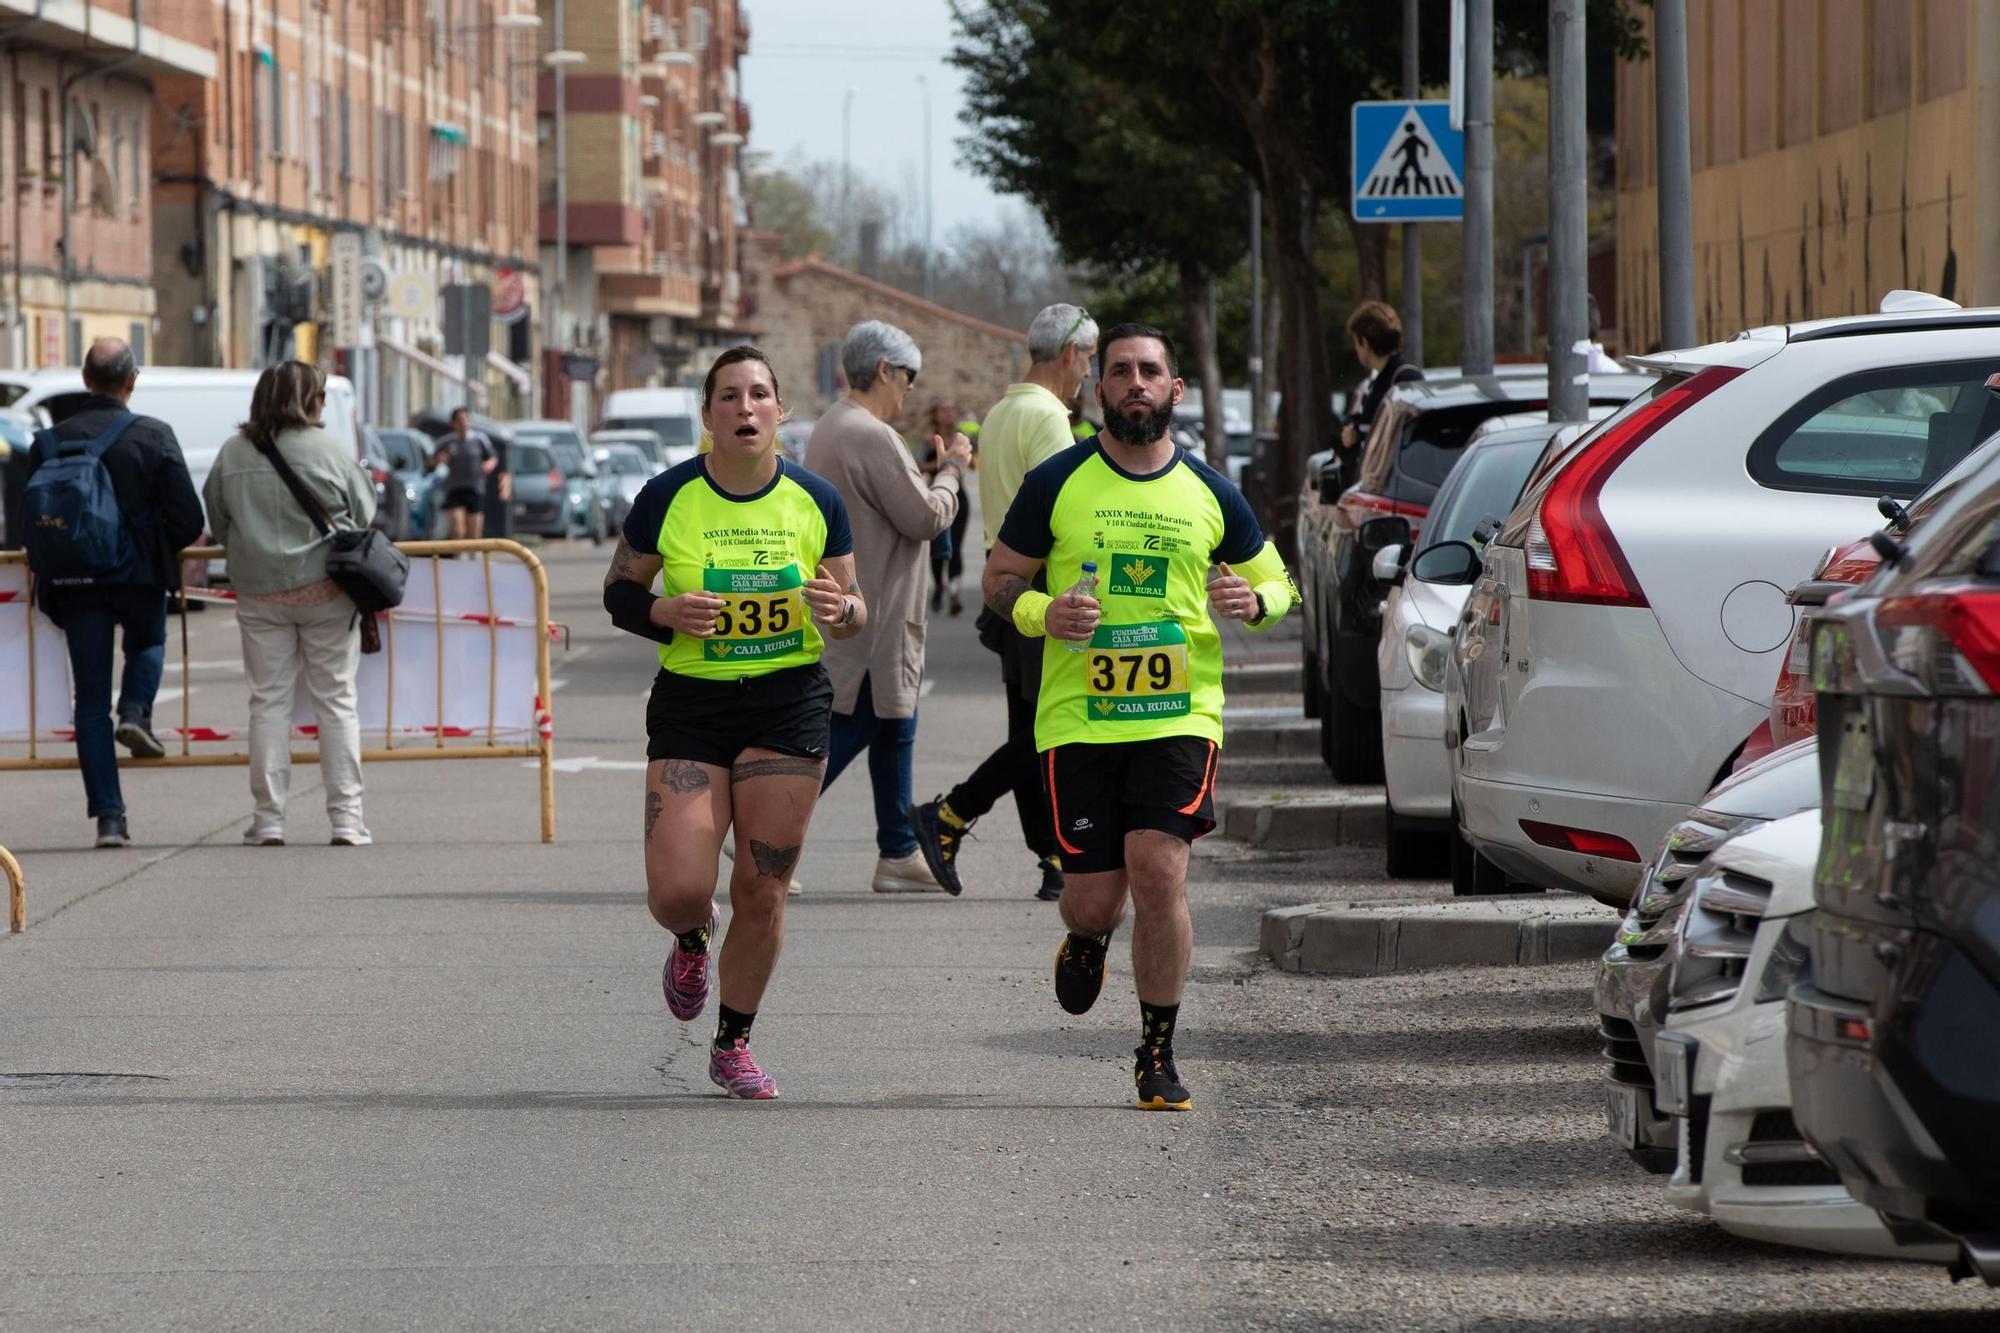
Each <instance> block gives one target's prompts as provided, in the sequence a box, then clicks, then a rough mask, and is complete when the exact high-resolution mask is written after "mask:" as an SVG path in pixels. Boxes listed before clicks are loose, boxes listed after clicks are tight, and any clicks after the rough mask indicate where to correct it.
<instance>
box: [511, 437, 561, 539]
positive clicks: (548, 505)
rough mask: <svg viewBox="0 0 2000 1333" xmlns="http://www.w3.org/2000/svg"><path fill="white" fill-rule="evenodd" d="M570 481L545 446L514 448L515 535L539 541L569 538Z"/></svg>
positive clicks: (531, 445) (535, 445)
mask: <svg viewBox="0 0 2000 1333" xmlns="http://www.w3.org/2000/svg"><path fill="white" fill-rule="evenodd" d="M569 487H570V483H569V478H568V477H567V476H565V475H564V474H563V470H562V469H561V468H560V467H558V466H557V465H556V458H555V454H554V452H553V451H551V450H550V448H549V447H548V446H547V445H546V444H526V443H523V444H517V445H515V446H514V502H513V505H512V511H513V516H514V531H516V532H532V533H534V534H535V535H536V536H538V537H567V536H569V534H570V498H569Z"/></svg>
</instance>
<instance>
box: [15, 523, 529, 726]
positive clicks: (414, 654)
mask: <svg viewBox="0 0 2000 1333" xmlns="http://www.w3.org/2000/svg"><path fill="white" fill-rule="evenodd" d="M490 564H491V574H492V585H491V586H492V602H491V610H490V611H489V609H488V601H487V586H488V585H487V568H486V565H487V562H485V561H482V560H480V559H479V558H478V557H477V556H475V557H473V558H472V559H468V560H452V559H443V560H439V559H437V558H435V557H417V558H415V559H413V560H412V561H411V562H410V580H409V584H408V590H407V592H406V594H405V597H404V600H403V605H402V606H400V607H398V608H397V609H396V610H395V611H394V612H393V613H392V614H391V616H390V620H389V623H388V624H387V625H385V626H384V627H383V635H382V646H383V651H381V652H379V653H364V654H362V657H361V673H360V678H359V681H358V692H359V706H360V714H361V742H362V744H363V745H364V746H368V747H371V748H372V747H377V746H386V745H389V744H391V743H392V742H393V741H394V740H396V739H402V740H403V741H404V742H405V743H406V744H407V743H408V740H409V738H410V737H416V736H428V737H435V736H437V735H438V733H439V732H440V730H441V731H442V733H443V735H444V736H445V737H446V738H474V739H479V740H484V739H485V738H486V736H487V728H488V725H489V709H490V722H491V727H492V735H493V739H494V740H495V741H496V742H502V743H507V744H521V743H523V742H526V741H532V739H533V737H534V736H535V734H536V733H537V730H538V728H539V726H540V724H541V721H542V718H543V716H544V707H545V705H544V701H543V700H541V699H539V698H537V696H536V688H535V677H536V670H535V664H536V650H537V647H538V645H537V643H536V641H535V636H536V632H537V631H536V627H535V585H534V579H533V577H532V576H531V574H530V572H529V570H528V568H527V567H526V566H525V565H523V564H521V563H520V562H519V561H517V560H514V559H512V558H509V557H504V556H503V557H500V558H497V559H494V560H492V561H491V562H490ZM440 604H442V608H443V610H442V614H440V613H439V606H440ZM30 614H32V615H33V616H34V660H35V670H34V679H35V691H34V693H35V699H34V707H33V714H32V716H33V719H34V726H35V729H36V740H37V741H58V742H60V741H68V740H71V739H73V738H74V734H75V733H74V731H73V730H72V728H71V725H70V722H71V707H70V679H69V655H68V649H67V648H66V646H65V645H64V642H63V636H62V631H61V630H59V629H57V628H56V627H55V625H54V624H52V623H51V622H50V621H49V619H48V617H46V616H44V615H42V614H41V613H40V612H39V611H35V612H31V611H30V610H29V607H28V605H27V570H26V568H25V567H23V566H21V565H18V564H7V565H0V746H7V747H11V746H12V745H14V744H25V743H26V742H27V740H28V727H29V718H30V709H29V697H28V680H29V671H28V617H29V616H30ZM168 639H169V644H168V651H167V662H166V672H165V676H164V678H163V681H162V684H163V686H169V687H171V686H177V685H178V684H179V682H180V670H179V665H178V663H179V656H180V655H179V653H178V651H177V645H178V642H179V637H178V635H177V634H176V633H175V632H174V629H173V627H172V626H171V625H170V626H169V631H168ZM440 662H442V663H443V676H442V692H440V676H439V663H440ZM392 677H393V680H394V694H395V697H394V698H393V700H392V699H391V697H390V682H391V678H392ZM114 680H115V677H114ZM232 693H233V694H234V695H235V696H236V697H233V698H232V697H229V696H230V695H231V694H232ZM295 697H296V703H295V705H294V710H293V727H294V731H295V732H296V734H298V735H300V736H305V737H311V736H313V735H314V734H316V732H317V731H318V727H317V726H316V725H315V720H314V717H313V711H312V701H311V697H310V696H309V695H308V694H307V692H306V689H305V685H304V683H303V681H302V682H301V683H300V684H299V686H298V689H297V694H296V696H295ZM248 698H249V692H248V687H247V686H246V685H244V684H243V682H242V681H241V680H240V679H238V680H233V681H224V682H216V683H213V684H209V683H203V685H202V688H201V689H200V691H199V692H198V693H197V694H195V695H194V696H193V698H192V700H191V701H190V722H189V726H188V728H187V732H186V735H187V739H188V740H189V741H190V742H191V743H194V744H198V745H204V746H206V745H211V744H216V743H229V742H235V743H236V745H237V746H240V745H241V744H242V743H243V742H244V740H245V739H246V738H245V736H244V733H243V719H244V718H245V717H247V715H248ZM440 702H441V703H442V706H440ZM204 714H207V716H206V717H204ZM179 720H180V707H179V706H178V705H173V704H170V705H163V706H160V707H157V708H156V709H155V712H154V721H155V726H154V730H155V732H156V733H157V734H158V735H159V736H160V737H161V738H162V739H172V740H179V739H180V737H181V735H182V732H181V729H180V727H179V726H178V725H177V724H178V722H179ZM176 748H177V747H176Z"/></svg>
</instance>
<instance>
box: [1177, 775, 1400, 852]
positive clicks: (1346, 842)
mask: <svg viewBox="0 0 2000 1333" xmlns="http://www.w3.org/2000/svg"><path fill="white" fill-rule="evenodd" d="M1385 804H1386V801H1385V798H1384V797H1383V795H1382V791H1381V789H1380V788H1375V789H1369V788H1365V787H1364V788H1355V789H1347V790H1342V791H1338V792H1333V793H1331V794H1318V793H1315V794H1314V795H1311V796H1271V795H1255V796H1239V797H1235V798H1233V799H1230V800H1226V801H1224V802H1223V803H1222V809H1221V811H1220V812H1219V815H1220V817H1219V818H1218V820H1217V821H1216V822H1217V823H1219V824H1221V826H1222V831H1223V834H1224V835H1225V836H1226V837H1230V838H1234V839H1235V840H1236V841H1238V842H1247V843H1249V844H1251V845H1252V846H1253V847H1269V848H1271V849H1273V850H1275V851H1305V850H1310V849H1314V848H1321V847H1380V846H1381V845H1382V841H1383V835H1384V831H1385V824H1386V820H1385V816H1384V806H1385Z"/></svg>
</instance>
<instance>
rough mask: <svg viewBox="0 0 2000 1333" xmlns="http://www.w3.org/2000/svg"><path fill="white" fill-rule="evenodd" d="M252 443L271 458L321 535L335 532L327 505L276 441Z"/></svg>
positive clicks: (270, 460)
mask: <svg viewBox="0 0 2000 1333" xmlns="http://www.w3.org/2000/svg"><path fill="white" fill-rule="evenodd" d="M250 443H251V444H252V445H253V446H254V447H255V448H256V450H257V452H258V453H260V454H262V455H264V457H265V458H266V459H267V460H269V462H270V464H271V466H272V467H274V468H276V469H277V470H278V475H279V476H280V477H283V478H284V479H285V485H286V486H287V487H289V488H290V489H291V492H292V498H293V499H295V500H297V501H298V502H299V507H300V508H301V509H303V510H305V511H306V517H307V518H310V519H311V520H312V521H313V526H314V527H316V528H318V529H319V535H320V536H322V537H327V536H331V535H332V533H333V519H332V517H331V516H329V515H328V514H327V512H326V506H325V505H323V504H321V503H320V502H319V499H318V497H317V496H315V495H314V494H313V493H312V492H311V491H310V490H308V489H306V484H305V482H304V481H302V480H300V478H299V474H298V473H296V472H294V471H292V465H291V464H290V463H287V462H286V461H285V456H284V454H282V453H280V452H279V451H278V446H277V443H276V441H267V440H252V441H250Z"/></svg>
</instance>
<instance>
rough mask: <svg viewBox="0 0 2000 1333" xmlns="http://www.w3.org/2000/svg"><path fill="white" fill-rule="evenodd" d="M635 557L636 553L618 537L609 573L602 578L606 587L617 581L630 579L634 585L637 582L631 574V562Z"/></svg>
mask: <svg viewBox="0 0 2000 1333" xmlns="http://www.w3.org/2000/svg"><path fill="white" fill-rule="evenodd" d="M636 555H637V552H635V551H633V549H632V548H631V546H630V545H628V544H627V543H626V541H625V539H624V538H623V537H620V538H619V539H618V549H617V550H615V551H613V552H612V553H611V572H610V573H608V574H606V575H605V576H604V583H605V586H606V587H609V586H610V585H611V584H612V583H613V582H614V581H615V580H617V579H631V580H632V581H633V582H634V583H637V582H638V581H639V580H638V579H637V578H636V577H635V576H634V575H633V572H632V561H633V558H634V557H635V556H636Z"/></svg>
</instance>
